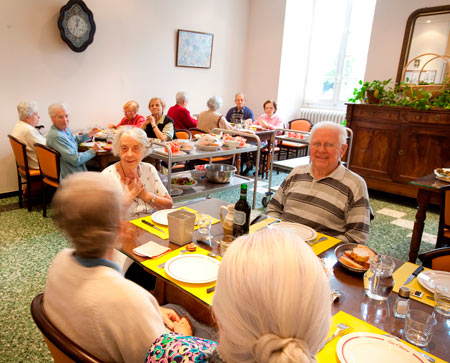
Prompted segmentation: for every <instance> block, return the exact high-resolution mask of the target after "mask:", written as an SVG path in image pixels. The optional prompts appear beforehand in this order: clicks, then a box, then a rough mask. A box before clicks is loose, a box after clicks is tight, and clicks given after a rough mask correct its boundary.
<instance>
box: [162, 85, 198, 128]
mask: <svg viewBox="0 0 450 363" xmlns="http://www.w3.org/2000/svg"><path fill="white" fill-rule="evenodd" d="M176 101H177V104H176V105H174V106H172V107H171V108H169V111H167V116H169V117H170V118H171V119H172V120H173V121H174V126H175V130H180V129H191V128H193V127H197V120H196V119H195V118H193V117H192V116H191V113H190V112H189V110H188V109H187V108H186V106H187V104H188V103H189V96H188V94H187V93H186V92H177V95H176Z"/></svg>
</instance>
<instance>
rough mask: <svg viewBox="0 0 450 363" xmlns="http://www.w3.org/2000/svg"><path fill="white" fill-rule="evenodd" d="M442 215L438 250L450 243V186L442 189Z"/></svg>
mask: <svg viewBox="0 0 450 363" xmlns="http://www.w3.org/2000/svg"><path fill="white" fill-rule="evenodd" d="M440 190H441V214H440V216H439V227H438V234H437V239H436V248H439V247H443V246H444V245H446V244H449V243H450V185H447V186H445V187H442V188H441V189H440Z"/></svg>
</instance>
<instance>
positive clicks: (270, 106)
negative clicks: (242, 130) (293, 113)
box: [253, 100, 283, 130]
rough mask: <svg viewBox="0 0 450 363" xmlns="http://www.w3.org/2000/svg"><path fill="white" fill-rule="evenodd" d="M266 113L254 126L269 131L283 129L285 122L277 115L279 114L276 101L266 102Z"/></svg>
mask: <svg viewBox="0 0 450 363" xmlns="http://www.w3.org/2000/svg"><path fill="white" fill-rule="evenodd" d="M263 106H264V113H263V114H262V115H261V116H259V117H258V118H257V120H256V121H255V122H254V123H253V125H259V126H262V127H263V128H265V129H267V130H275V129H282V128H283V121H281V119H280V118H279V117H278V116H277V115H275V112H277V103H276V101H274V100H267V101H266V102H264V105H263Z"/></svg>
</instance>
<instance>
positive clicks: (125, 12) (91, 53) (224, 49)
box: [0, 0, 276, 193]
mask: <svg viewBox="0 0 450 363" xmlns="http://www.w3.org/2000/svg"><path fill="white" fill-rule="evenodd" d="M65 3H66V1H60V0H39V1H29V0H4V1H1V2H0V26H1V29H2V30H1V33H0V49H2V57H1V67H0V79H1V91H0V109H1V110H2V123H3V125H2V128H1V131H0V133H1V134H0V138H1V140H3V142H2V143H1V144H0V163H1V165H2V167H3V175H4V177H3V178H2V179H1V180H0V193H5V192H10V191H14V190H17V180H16V171H15V165H14V158H13V155H12V152H11V148H10V145H9V142H8V139H7V134H8V133H10V132H11V130H12V128H13V127H14V124H15V122H16V121H17V111H16V105H17V104H18V103H19V102H20V101H23V100H37V101H38V102H39V105H40V115H41V123H42V124H44V125H45V126H46V128H47V129H48V127H49V126H50V120H49V117H48V114H47V107H48V105H49V104H51V103H53V102H57V101H65V102H67V103H68V104H69V105H70V107H71V128H72V129H78V128H85V127H88V126H91V125H94V124H97V125H100V126H106V125H107V124H108V123H110V122H118V121H119V120H120V119H121V118H122V117H123V112H122V105H123V104H124V103H125V102H126V101H127V100H130V99H135V100H137V101H138V102H139V103H140V105H141V109H140V113H142V114H144V115H148V114H149V111H148V108H147V103H148V100H149V99H150V98H151V97H153V96H160V97H162V98H163V99H164V100H165V101H166V103H167V105H168V106H170V105H172V104H174V103H175V93H176V92H177V91H178V90H185V91H187V92H189V93H190V95H191V103H190V105H189V108H190V110H191V112H192V113H198V112H200V111H202V110H204V109H206V101H207V99H208V98H209V97H210V96H212V95H219V96H221V97H223V98H224V107H223V110H222V111H223V112H226V110H227V109H228V107H229V106H232V105H233V103H234V94H235V92H236V91H237V90H240V89H243V88H244V76H245V73H246V72H245V69H244V67H243V66H242V64H243V62H242V61H243V57H244V56H245V52H246V44H247V41H246V40H247V19H248V1H246V0H227V1H222V0H189V1H180V0H109V1H104V0H89V1H86V3H87V5H88V6H89V8H90V9H91V10H92V12H93V13H94V19H95V22H96V26H97V31H96V34H95V37H94V42H93V43H92V44H91V45H90V46H89V47H88V48H87V49H86V51H84V52H83V53H75V52H73V51H72V50H70V48H69V47H68V46H67V45H66V44H65V43H64V42H63V41H62V40H61V37H60V34H59V30H58V26H57V20H58V16H59V9H60V8H61V6H63V5H64V4H65ZM177 29H186V30H195V31H201V32H208V33H213V34H214V45H213V55H212V66H211V69H195V68H181V67H175V54H176V47H175V43H176V34H177ZM270 66H272V65H270ZM275 96H276V94H275V95H274V97H275Z"/></svg>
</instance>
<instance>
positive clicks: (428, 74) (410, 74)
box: [403, 70, 436, 84]
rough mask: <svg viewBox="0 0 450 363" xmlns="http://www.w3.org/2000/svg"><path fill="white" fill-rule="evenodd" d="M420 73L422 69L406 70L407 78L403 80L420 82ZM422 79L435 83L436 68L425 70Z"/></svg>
mask: <svg viewBox="0 0 450 363" xmlns="http://www.w3.org/2000/svg"><path fill="white" fill-rule="evenodd" d="M419 74H420V71H406V72H405V79H404V80H403V82H407V83H414V84H419ZM420 81H421V82H427V83H435V82H436V70H428V71H423V72H422V75H421V76H420Z"/></svg>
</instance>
